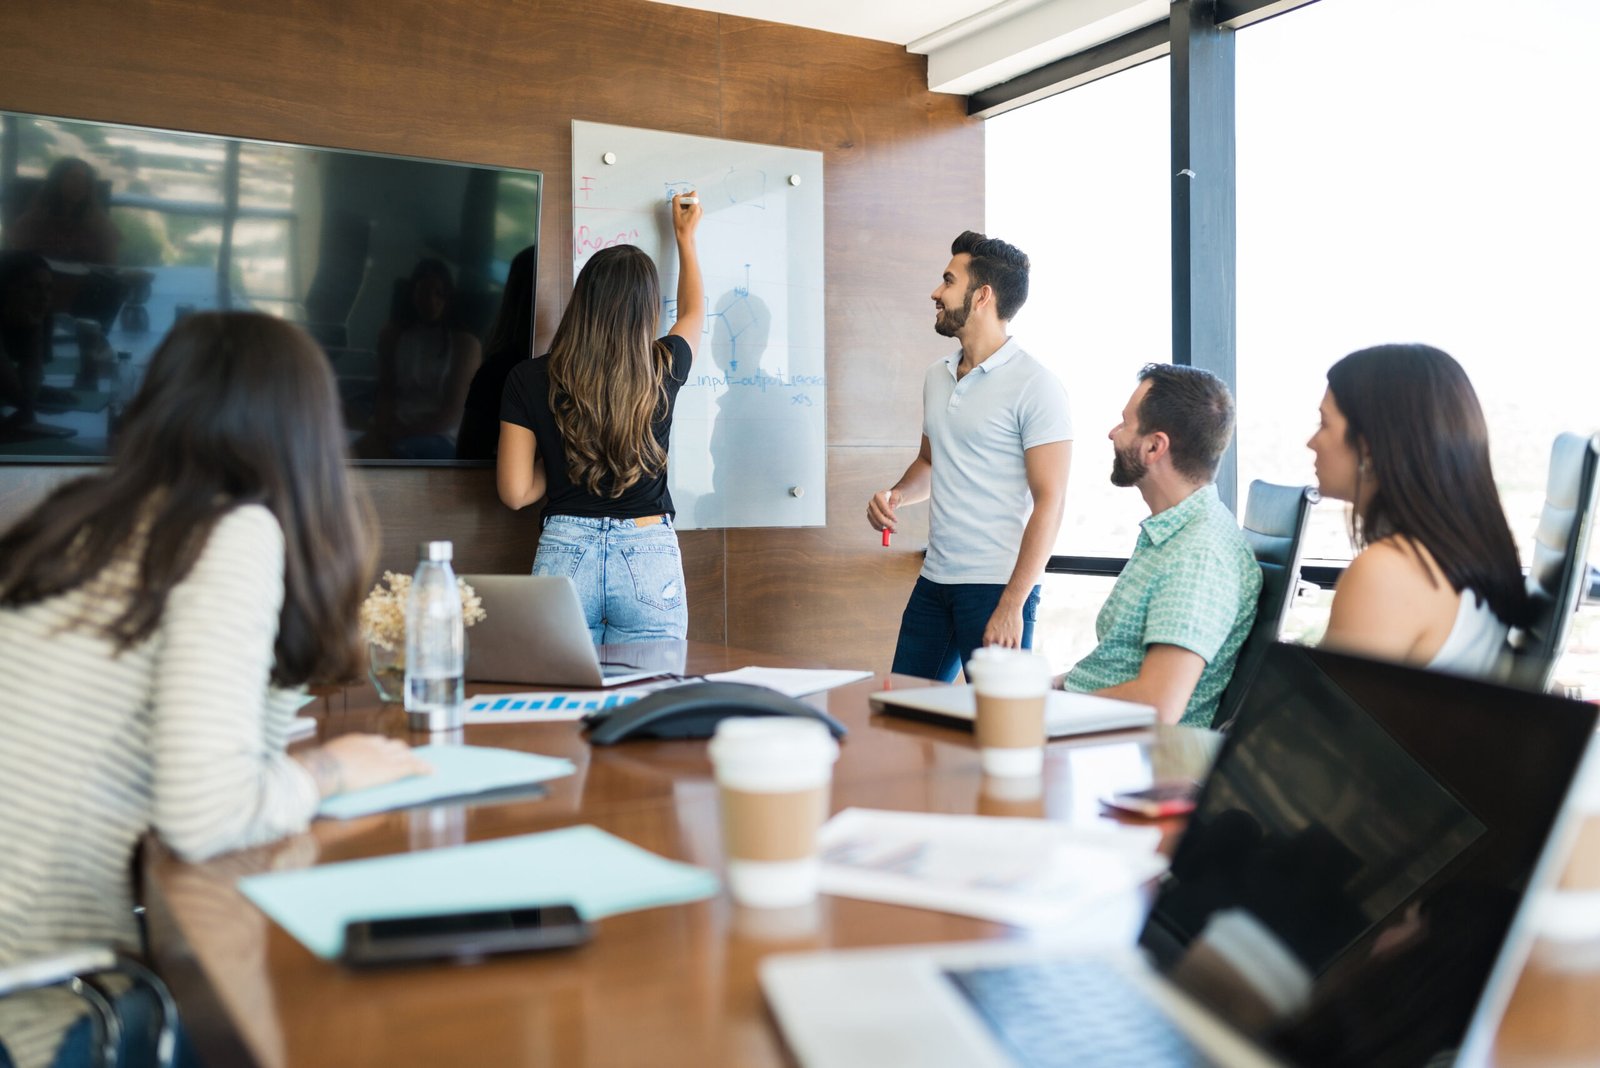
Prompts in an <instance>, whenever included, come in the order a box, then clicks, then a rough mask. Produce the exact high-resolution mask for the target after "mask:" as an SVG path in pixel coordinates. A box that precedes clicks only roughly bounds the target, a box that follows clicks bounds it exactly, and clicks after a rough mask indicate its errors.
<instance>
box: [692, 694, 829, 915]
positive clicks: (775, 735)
mask: <svg viewBox="0 0 1600 1068" xmlns="http://www.w3.org/2000/svg"><path fill="white" fill-rule="evenodd" d="M710 754H711V765H712V769H713V773H714V774H715V776H716V780H717V785H718V787H719V788H720V791H719V792H720V794H721V802H722V849H723V853H724V854H726V856H727V859H728V889H729V890H730V891H731V892H732V894H733V898H734V900H735V901H737V902H738V903H739V904H741V905H745V906H748V907H750V908H792V907H794V906H796V905H804V904H806V903H807V902H809V901H812V900H814V899H815V898H816V896H817V882H818V877H819V874H820V870H821V864H820V862H819V861H818V859H817V830H818V828H820V827H821V826H822V821H823V820H824V819H825V818H826V817H827V815H828V788H829V786H830V785H831V784H832V782H833V763H834V761H835V760H837V759H838V758H839V744H838V743H837V742H835V741H834V740H833V736H832V735H831V734H829V733H828V728H827V727H824V726H823V725H822V724H821V723H818V722H817V721H815V720H806V719H788V718H777V717H761V718H735V719H725V720H723V721H722V722H721V723H719V724H717V733H716V735H715V736H714V737H713V738H712V739H711V744H710Z"/></svg>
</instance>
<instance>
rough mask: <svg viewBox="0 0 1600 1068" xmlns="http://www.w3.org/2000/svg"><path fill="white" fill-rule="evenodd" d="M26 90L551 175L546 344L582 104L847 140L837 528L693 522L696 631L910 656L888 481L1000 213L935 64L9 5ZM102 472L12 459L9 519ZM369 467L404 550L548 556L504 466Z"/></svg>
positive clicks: (591, 6) (168, 10)
mask: <svg viewBox="0 0 1600 1068" xmlns="http://www.w3.org/2000/svg"><path fill="white" fill-rule="evenodd" d="M0 108H6V109H10V110H15V111H31V112H38V113H42V114H50V115H64V116H69V117H80V118H92V119H101V120H107V121H116V122H128V123H135V124H140V125H148V126H157V127H166V128H172V129H180V130H197V131H203V132H209V133H224V134H232V135H236V136H244V137H258V138H264V139H268V140H280V141H292V142H299V143H306V144H318V145H330V146H335V147H345V148H355V149H362V150H368V151H380V152H395V153H402V154H407V155H418V156H428V157H434V158H441V159H455V160H463V161H467V162H475V163H489V164H499V165H506V166H517V167H530V168H535V169H538V170H541V171H543V172H544V175H545V179H546V187H545V199H544V211H543V219H542V247H541V250H540V257H539V271H540V291H539V302H538V303H539V307H538V318H539V322H538V338H537V340H538V343H539V345H540V346H541V347H543V345H544V344H545V343H547V341H548V339H549V336H550V333H551V331H552V330H553V328H554V325H555V321H556V318H557V316H558V314H559V311H560V308H561V307H562V305H563V303H564V301H565V298H566V294H567V293H568V292H569V291H570V289H571V282H572V279H571V272H572V267H571V259H572V258H571V243H572V233H571V190H570V188H569V181H568V176H569V175H570V172H571V126H570V124H571V121H572V120H573V119H585V120H590V121H596V122H612V123H621V124H626V125H632V126H642V127H650V128H655V129H663V130H674V131H677V132H681V133H694V134H702V135H707V136H720V137H730V138H736V139H740V140H750V141H760V142H765V143H771V144H784V145H791V146H794V147H798V148H808V149H816V150H820V151H822V152H823V153H824V157H825V158H824V166H825V169H826V174H827V179H826V180H827V194H826V211H827V233H826V256H827V273H828V277H827V280H826V290H827V312H826V315H827V321H826V330H827V336H828V367H829V372H828V373H829V386H828V403H829V412H828V442H829V445H830V449H829V468H830V470H829V493H830V507H829V520H828V526H827V527H826V528H819V529H816V530H810V531H778V530H751V531H730V532H727V533H726V534H724V533H723V532H721V531H704V532H687V533H685V535H684V536H683V539H682V541H683V545H684V557H685V560H684V566H685V571H686V577H687V580H688V588H689V593H690V598H691V611H690V634H691V636H693V637H697V638H705V639H710V640H730V641H733V642H736V643H737V644H741V645H752V646H755V647H758V648H763V647H764V648H771V649H775V650H799V649H803V650H804V651H805V652H806V653H807V654H808V655H812V656H816V657H819V658H823V659H838V660H841V661H847V660H848V661H851V662H858V661H860V660H861V656H862V655H863V652H864V651H867V650H870V651H871V652H870V655H871V657H872V658H873V662H872V663H871V664H870V665H866V666H882V665H886V664H887V660H888V654H887V653H886V652H885V651H884V650H885V649H886V648H892V645H893V637H894V632H895V629H896V626H897V624H898V619H899V611H900V607H901V606H903V603H904V592H905V590H906V589H908V588H909V584H910V580H909V578H908V577H907V576H908V575H911V574H914V573H915V567H913V566H911V563H912V558H911V557H909V556H904V555H902V554H901V553H900V552H899V551H898V549H899V547H897V551H896V553H895V555H894V556H893V557H889V558H886V557H885V556H884V554H883V550H882V549H881V547H880V546H878V544H877V542H876V540H875V539H874V537H873V535H872V533H871V531H869V530H868V529H867V528H866V526H865V522H864V520H863V519H862V518H861V513H862V512H863V510H864V508H865V503H864V502H865V494H867V493H870V492H871V491H872V490H873V489H878V488H881V487H882V485H884V484H886V483H887V481H890V480H892V479H893V478H894V477H895V476H896V475H898V473H899V471H900V470H902V469H903V468H904V466H905V463H906V462H907V461H908V459H909V450H910V449H911V448H913V447H914V446H915V444H916V441H917V435H918V433H919V427H920V387H921V381H922V371H923V368H924V367H926V365H927V364H928V363H929V362H930V361H931V360H933V359H935V358H936V357H938V356H939V355H941V354H943V352H944V351H946V349H947V347H948V343H947V342H945V341H944V340H943V339H941V338H938V337H936V336H935V335H934V334H933V332H932V326H931V323H932V315H931V304H930V302H929V301H928V297H927V294H928V291H929V290H931V289H932V288H933V284H934V281H935V279H936V278H937V275H938V272H939V271H940V270H941V269H942V268H943V266H944V262H945V260H946V259H947V258H948V254H949V243H950V240H951V238H953V237H954V236H955V234H956V233H958V232H959V231H961V230H963V229H966V228H968V227H977V226H979V225H981V221H982V216H983V134H982V127H981V125H980V124H979V123H976V122H974V121H972V120H969V119H967V118H966V116H965V113H964V106H963V102H962V101H961V100H959V99H958V98H954V97H949V96H943V95H939V94H933V93H929V92H928V91H927V89H926V75H925V66H924V61H923V59H922V58H921V57H917V56H912V55H909V54H907V53H906V52H905V50H904V49H903V48H899V47H897V46H894V45H888V44H882V43H879V42H873V41H866V40H862V39H859V38H851V37H841V36H837V35H833V34H825V33H819V32H816V31H811V30H801V29H796V28H793V27H786V26H779V25H776V24H773V23H766V22H761V21H757V20H751V19H739V18H732V17H728V16H718V15H714V14H710V13H706V12H699V11H692V10H689V9H686V8H680V7H673V6H670V5H667V4H656V3H648V2H645V0H585V2H584V3H582V4H570V3H556V2H552V0H449V2H447V3H437V2H423V0H340V2H338V3H329V2H326V0H52V2H51V3H49V4H39V3H32V4H30V3H0ZM77 470H80V469H75V468H60V467H44V466H37V467H25V466H24V467H19V466H9V465H0V525H4V524H5V523H6V521H7V520H9V519H11V518H14V517H15V516H16V515H17V514H18V513H19V512H20V511H21V510H23V509H24V508H25V507H27V506H29V505H31V504H32V503H33V502H34V501H36V500H37V499H38V498H39V497H41V496H42V495H43V494H44V493H45V492H47V491H48V488H49V487H50V486H52V485H54V484H56V483H57V482H58V481H60V480H61V479H62V478H64V477H68V476H69V475H70V474H72V473H74V472H75V471H77ZM361 479H362V481H363V483H364V484H365V485H366V486H367V488H368V490H369V492H370V493H371V495H372V497H373V499H374V501H375V504H376V506H377V511H378V515H379V518H380V521H381V523H382V527H383V536H382V549H381V564H382V566H385V567H392V568H393V567H398V568H407V569H409V567H410V566H411V564H412V561H413V559H414V554H415V542H416V541H418V540H420V539H422V538H424V537H449V538H451V539H452V540H454V541H455V542H456V544H457V553H458V560H459V561H460V562H461V565H462V568H463V570H484V571H506V572H516V571H523V570H526V569H527V567H528V565H529V563H530V562H531V560H532V553H533V545H534V540H535V531H536V530H537V525H538V524H537V519H536V517H535V515H534V514H533V513H532V512H529V513H526V514H512V513H510V512H508V511H506V510H505V509H503V508H501V507H500V506H499V504H498V503H497V501H496V500H495V497H494V490H493V480H492V478H491V477H490V476H489V473H488V472H485V471H475V470H473V471H464V470H431V469H389V468H366V469H362V474H361ZM857 498H859V499H857ZM869 550H872V551H869ZM808 569H816V570H815V571H814V573H813V572H812V571H810V570H808ZM886 604H887V605H888V608H887V609H886V608H885V605H886Z"/></svg>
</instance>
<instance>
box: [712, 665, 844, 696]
mask: <svg viewBox="0 0 1600 1068" xmlns="http://www.w3.org/2000/svg"><path fill="white" fill-rule="evenodd" d="M870 678H872V672H870V671H847V670H841V671H833V670H816V669H811V668H769V667H742V668H740V669H739V670H737V671H719V672H717V673H716V674H715V675H707V676H706V680H707V681H708V682H744V683H749V684H750V685H751V686H765V687H766V688H767V689H769V690H777V691H778V692H779V693H783V694H788V695H789V696H790V697H804V696H805V695H806V694H808V693H820V692H821V691H823V690H831V689H833V688H834V687H835V686H843V685H845V684H846V683H851V682H860V681H861V680H862V679H870Z"/></svg>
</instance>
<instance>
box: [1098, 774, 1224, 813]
mask: <svg viewBox="0 0 1600 1068" xmlns="http://www.w3.org/2000/svg"><path fill="white" fill-rule="evenodd" d="M1199 793H1200V784H1199V783H1196V782H1158V783H1156V784H1155V785H1154V786H1151V787H1149V788H1147V789H1144V790H1129V791H1127V792H1126V793H1118V794H1112V795H1110V796H1109V797H1102V798H1101V799H1100V803H1101V804H1102V805H1105V806H1106V807H1107V808H1115V809H1119V810H1121V811H1123V812H1132V813H1134V814H1135V815H1139V816H1147V817H1149V818H1150V819H1160V818H1162V817H1164V816H1182V815H1185V814H1186V813H1190V812H1193V811H1194V799H1195V797H1196V796H1198V795H1199Z"/></svg>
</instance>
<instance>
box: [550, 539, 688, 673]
mask: <svg viewBox="0 0 1600 1068" xmlns="http://www.w3.org/2000/svg"><path fill="white" fill-rule="evenodd" d="M533 573H534V574H535V575H565V576H566V577H568V578H570V579H571V580H572V583H573V585H575V586H577V587H578V599H579V600H580V601H582V602H583V612H584V616H585V617H586V620H587V622H588V624H589V636H590V637H591V638H593V639H594V642H595V644H597V645H598V644H601V643H605V642H643V641H657V640H660V639H663V638H675V639H680V640H681V639H682V638H684V637H686V636H687V635H688V633H689V603H688V600H687V598H686V597H685V596H684V589H683V557H682V556H681V555H680V554H679V552H678V535H677V532H676V531H674V530H673V529H672V520H671V518H670V517H667V516H662V517H661V519H660V521H659V522H656V523H649V524H648V525H646V526H639V525H638V523H636V522H635V521H634V520H632V519H610V518H606V519H594V518H590V517H588V516H573V515H553V516H550V517H548V518H546V519H545V521H544V532H543V533H542V534H541V535H540V536H539V549H538V551H537V552H536V553H535V554H534V557H533Z"/></svg>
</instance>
